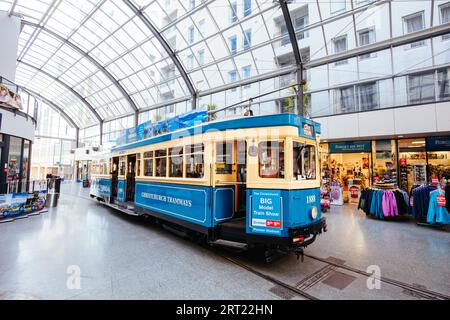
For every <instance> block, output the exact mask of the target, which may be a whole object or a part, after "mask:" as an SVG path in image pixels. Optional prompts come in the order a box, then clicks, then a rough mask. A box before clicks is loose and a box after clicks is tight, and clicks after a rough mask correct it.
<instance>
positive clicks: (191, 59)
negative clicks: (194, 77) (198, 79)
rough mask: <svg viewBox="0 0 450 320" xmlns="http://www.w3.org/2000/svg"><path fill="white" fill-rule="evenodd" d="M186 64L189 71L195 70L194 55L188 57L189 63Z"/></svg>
mask: <svg viewBox="0 0 450 320" xmlns="http://www.w3.org/2000/svg"><path fill="white" fill-rule="evenodd" d="M186 64H187V69H188V70H192V69H194V56H193V55H192V54H190V55H189V56H188V57H187V63H186Z"/></svg>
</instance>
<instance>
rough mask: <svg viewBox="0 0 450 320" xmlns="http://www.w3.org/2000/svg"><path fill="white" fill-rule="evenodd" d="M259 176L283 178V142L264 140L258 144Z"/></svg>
mask: <svg viewBox="0 0 450 320" xmlns="http://www.w3.org/2000/svg"><path fill="white" fill-rule="evenodd" d="M259 176H260V177H261V178H278V179H283V178H284V142H282V141H265V142H261V143H260V144H259Z"/></svg>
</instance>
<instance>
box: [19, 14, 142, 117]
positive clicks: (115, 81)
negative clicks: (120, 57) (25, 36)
mask: <svg viewBox="0 0 450 320" xmlns="http://www.w3.org/2000/svg"><path fill="white" fill-rule="evenodd" d="M22 24H23V25H27V26H31V27H33V28H37V29H41V30H43V31H45V32H46V33H48V34H49V35H51V36H52V37H54V38H56V39H58V40H59V41H61V42H63V43H65V44H67V45H68V46H69V47H70V48H72V49H73V50H75V51H76V52H78V53H79V54H81V55H82V56H83V57H85V58H86V59H88V60H89V62H91V63H92V64H94V65H95V66H96V67H97V68H98V69H99V70H100V71H101V72H102V73H103V74H104V75H105V76H106V77H108V79H109V80H110V81H111V82H112V83H113V84H114V85H115V86H116V88H117V89H118V90H119V91H120V93H122V95H123V96H124V97H125V99H126V100H127V102H128V103H129V104H130V106H131V108H132V109H133V110H134V111H135V112H136V113H138V112H139V108H138V107H137V105H136V103H134V101H133V99H131V97H130V95H129V94H128V92H127V91H126V90H125V88H124V87H123V86H122V85H121V84H120V82H119V81H118V80H117V79H116V78H115V77H114V76H113V75H112V74H111V73H110V72H109V71H108V70H107V69H106V68H105V67H104V66H103V65H102V64H100V62H98V61H97V60H96V59H94V58H93V57H92V56H90V55H89V54H88V53H87V52H85V51H83V50H82V49H81V48H80V47H78V46H77V45H76V44H74V43H72V42H70V41H69V40H68V39H65V38H64V37H62V36H60V35H59V34H57V33H55V32H53V31H51V30H49V29H47V28H46V27H44V26H41V25H39V24H36V23H33V22H30V21H25V20H23V21H22Z"/></svg>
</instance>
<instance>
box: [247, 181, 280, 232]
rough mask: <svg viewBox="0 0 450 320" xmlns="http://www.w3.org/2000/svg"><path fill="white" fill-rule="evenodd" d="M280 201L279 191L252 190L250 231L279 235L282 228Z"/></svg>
mask: <svg viewBox="0 0 450 320" xmlns="http://www.w3.org/2000/svg"><path fill="white" fill-rule="evenodd" d="M281 201H282V198H281V191H274V190H253V191H252V211H251V215H252V216H251V229H252V232H254V233H262V234H272V235H281V230H282V229H283V214H282V209H281V208H282V205H281Z"/></svg>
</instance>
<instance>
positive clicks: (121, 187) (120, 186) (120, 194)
mask: <svg viewBox="0 0 450 320" xmlns="http://www.w3.org/2000/svg"><path fill="white" fill-rule="evenodd" d="M117 200H119V201H120V202H125V200H126V189H125V180H119V182H118V183H117Z"/></svg>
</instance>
